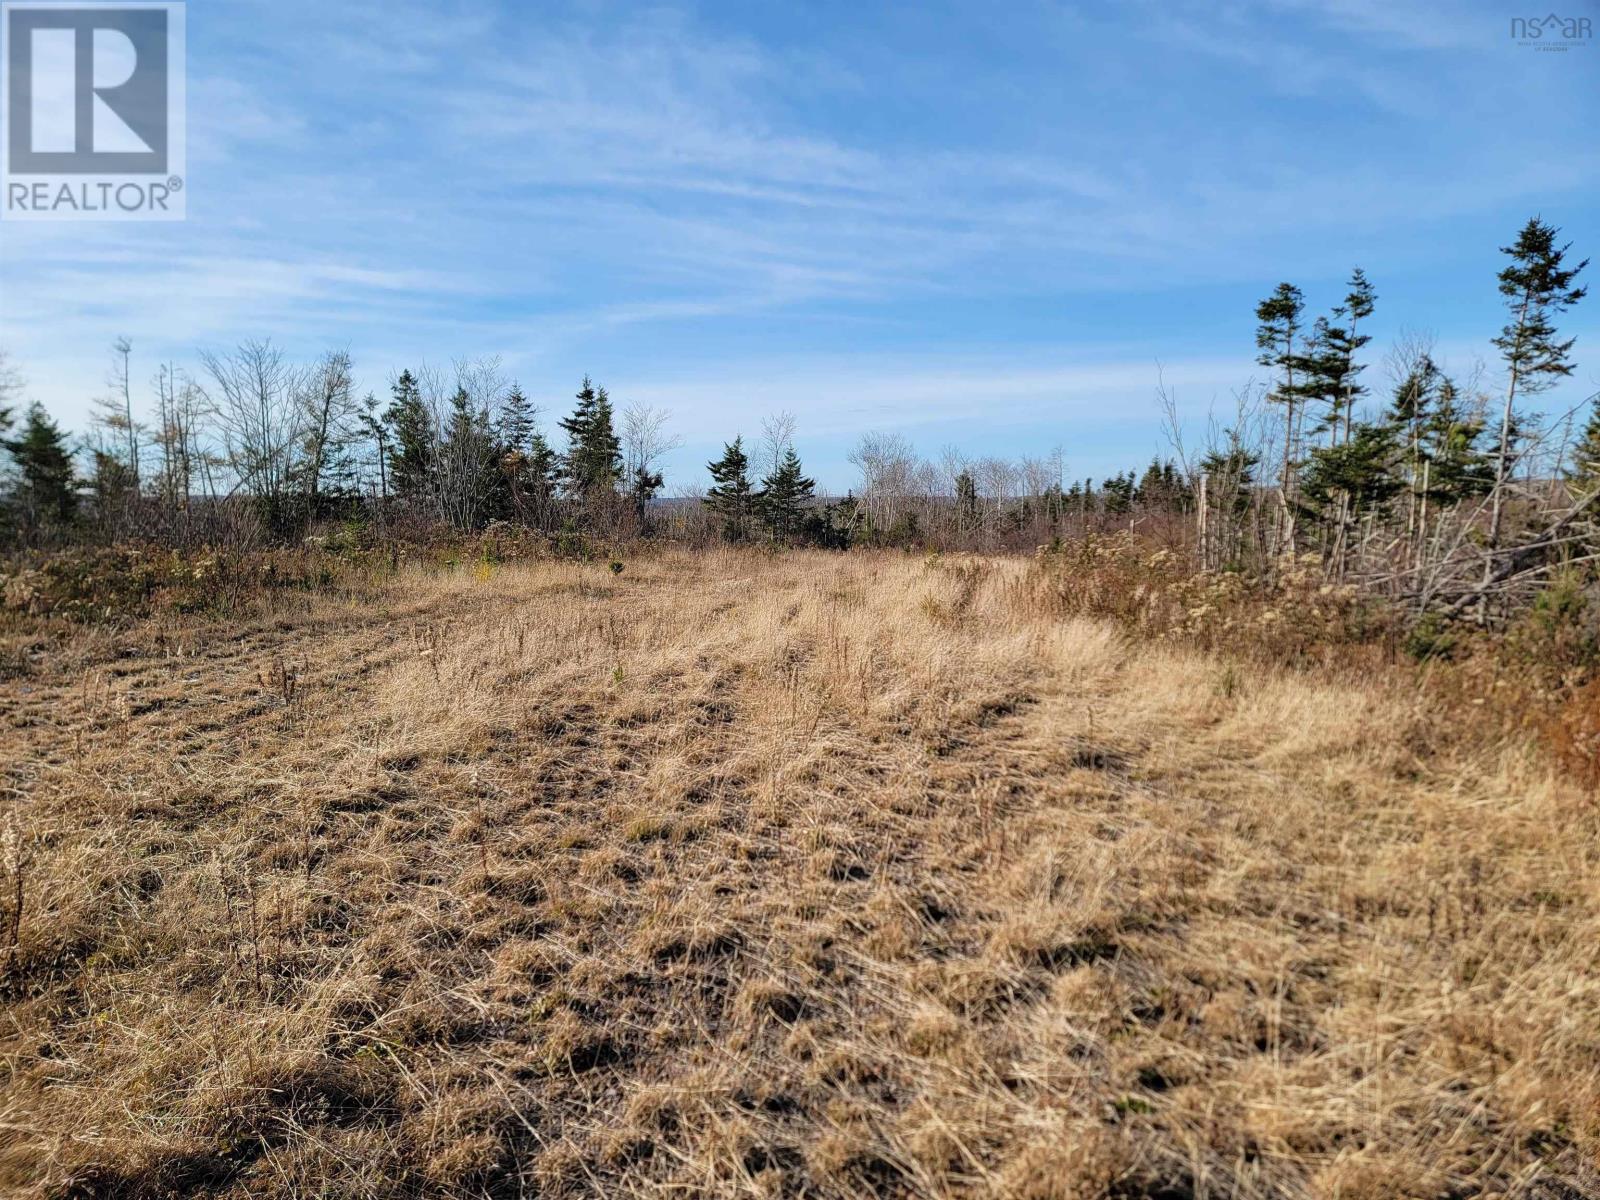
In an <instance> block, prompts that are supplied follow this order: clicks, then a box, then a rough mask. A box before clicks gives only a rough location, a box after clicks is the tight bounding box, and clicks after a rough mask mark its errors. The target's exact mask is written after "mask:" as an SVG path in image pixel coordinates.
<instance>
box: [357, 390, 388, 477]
mask: <svg viewBox="0 0 1600 1200" xmlns="http://www.w3.org/2000/svg"><path fill="white" fill-rule="evenodd" d="M356 420H357V424H358V426H359V427H360V430H361V432H362V433H363V434H365V435H366V436H367V437H369V438H371V439H372V445H373V459H372V461H373V463H374V464H376V466H377V468H378V498H379V499H380V500H387V499H388V498H389V454H388V448H387V446H386V445H385V442H386V441H387V439H388V430H386V429H385V428H384V424H383V415H382V414H381V413H379V411H378V398H377V397H376V396H374V395H373V394H372V393H371V392H368V393H367V398H366V399H365V400H363V401H362V402H361V413H360V415H359V416H358V417H357V419H356Z"/></svg>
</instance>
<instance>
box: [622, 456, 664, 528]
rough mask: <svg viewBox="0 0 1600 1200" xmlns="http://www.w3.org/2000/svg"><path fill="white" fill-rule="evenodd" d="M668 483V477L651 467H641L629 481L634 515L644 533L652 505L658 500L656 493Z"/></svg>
mask: <svg viewBox="0 0 1600 1200" xmlns="http://www.w3.org/2000/svg"><path fill="white" fill-rule="evenodd" d="M664 483H666V477H665V476H664V475H662V474H661V472H660V471H652V470H651V469H650V468H649V467H646V466H643V465H640V466H637V467H635V468H634V469H633V478H632V479H630V480H628V499H629V500H631V501H632V502H633V515H634V518H635V519H636V520H637V521H638V523H639V525H638V527H639V529H640V531H641V532H642V531H644V528H645V520H646V518H647V517H648V515H649V512H650V504H651V502H652V501H654V500H655V498H656V493H657V492H659V491H660V490H661V486H662V485H663V484H664Z"/></svg>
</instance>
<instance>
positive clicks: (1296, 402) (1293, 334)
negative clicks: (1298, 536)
mask: <svg viewBox="0 0 1600 1200" xmlns="http://www.w3.org/2000/svg"><path fill="white" fill-rule="evenodd" d="M1304 311H1305V297H1304V296H1303V295H1302V294H1301V291H1300V289H1299V288H1297V287H1295V286H1294V284H1292V283H1280V284H1279V285H1278V286H1277V287H1276V288H1275V289H1274V290H1273V293H1272V295H1270V296H1268V297H1267V298H1266V299H1265V300H1263V301H1262V302H1261V303H1260V304H1258V305H1256V321H1257V325H1256V349H1257V350H1258V351H1259V354H1258V355H1257V357H1256V361H1257V362H1259V363H1260V364H1261V365H1262V366H1264V367H1274V368H1276V369H1277V370H1278V371H1280V372H1282V377H1281V378H1280V379H1279V380H1278V382H1277V384H1276V385H1275V386H1274V387H1273V389H1272V391H1271V392H1270V393H1269V394H1268V399H1270V400H1272V401H1274V402H1275V403H1278V404H1281V405H1283V407H1284V433H1283V468H1282V472H1281V474H1280V477H1279V481H1278V484H1279V487H1280V488H1281V489H1282V491H1281V495H1282V500H1283V505H1282V508H1281V510H1280V511H1281V512H1282V513H1283V514H1284V520H1285V526H1286V527H1285V528H1284V529H1283V530H1282V531H1281V532H1282V535H1283V538H1284V540H1285V542H1286V543H1292V542H1293V540H1294V522H1293V519H1292V517H1290V516H1289V513H1290V511H1291V508H1292V505H1293V496H1294V463H1295V461H1296V458H1297V456H1298V451H1299V443H1300V419H1301V418H1300V400H1301V396H1302V389H1303V387H1304V379H1303V376H1302V375H1297V371H1296V368H1297V367H1299V366H1301V364H1302V362H1303V358H1304V356H1303V354H1302V353H1301V350H1300V349H1299V342H1298V340H1297V339H1298V338H1299V336H1300V328H1301V325H1300V319H1301V315H1302V313H1303V312H1304Z"/></svg>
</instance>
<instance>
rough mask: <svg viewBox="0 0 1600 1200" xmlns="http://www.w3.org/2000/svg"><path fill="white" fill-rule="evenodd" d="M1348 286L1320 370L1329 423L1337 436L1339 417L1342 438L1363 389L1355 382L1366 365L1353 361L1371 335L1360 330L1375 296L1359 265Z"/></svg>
mask: <svg viewBox="0 0 1600 1200" xmlns="http://www.w3.org/2000/svg"><path fill="white" fill-rule="evenodd" d="M1349 287H1350V291H1349V292H1348V293H1346V295H1345V298H1344V303H1343V304H1341V305H1339V306H1338V307H1337V308H1335V309H1334V310H1333V320H1332V321H1331V322H1329V324H1328V329H1327V333H1326V336H1325V337H1324V338H1323V350H1324V357H1325V361H1324V363H1323V364H1322V372H1321V374H1322V378H1323V380H1324V381H1325V384H1326V386H1327V388H1328V397H1327V399H1328V405H1329V425H1330V426H1331V428H1332V430H1333V433H1334V434H1335V435H1336V436H1337V435H1338V433H1339V422H1340V421H1341V419H1342V420H1343V422H1344V434H1343V439H1344V440H1345V441H1348V440H1349V439H1350V433H1351V423H1352V422H1353V421H1354V419H1355V406H1356V402H1357V401H1358V400H1359V399H1360V398H1361V396H1362V395H1363V394H1364V393H1365V392H1366V389H1365V388H1364V387H1362V386H1361V384H1360V383H1359V382H1358V381H1357V377H1358V376H1359V375H1360V374H1361V372H1362V371H1364V370H1366V366H1365V364H1362V363H1358V362H1356V355H1357V354H1358V353H1359V352H1360V351H1361V348H1362V347H1363V346H1365V345H1366V344H1367V343H1368V342H1370V341H1371V340H1372V335H1371V334H1366V333H1361V332H1360V328H1361V323H1362V322H1363V321H1365V320H1366V319H1367V318H1368V317H1370V316H1371V315H1372V313H1373V310H1374V308H1375V307H1376V302H1377V299H1378V296H1377V293H1376V292H1374V291H1373V290H1372V284H1371V282H1369V281H1368V279H1367V277H1366V274H1365V273H1364V272H1363V271H1362V270H1361V268H1360V267H1357V268H1356V269H1355V270H1354V271H1353V272H1351V274H1350V283H1349Z"/></svg>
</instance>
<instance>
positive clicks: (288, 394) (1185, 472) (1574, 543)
mask: <svg viewBox="0 0 1600 1200" xmlns="http://www.w3.org/2000/svg"><path fill="white" fill-rule="evenodd" d="M1501 250H1502V253H1503V254H1504V256H1505V262H1504V265H1503V267H1502V269H1501V270H1500V271H1499V274H1498V276H1497V278H1496V280H1495V283H1496V286H1497V287H1498V290H1499V293H1500V295H1501V297H1502V299H1503V301H1504V303H1505V305H1506V309H1507V319H1506V322H1505V324H1504V326H1503V327H1502V328H1501V330H1500V331H1499V333H1498V334H1497V335H1496V336H1494V337H1493V339H1492V344H1493V345H1494V347H1495V348H1496V350H1497V352H1498V354H1499V357H1500V361H1501V366H1502V370H1501V371H1500V372H1498V373H1497V376H1498V379H1499V380H1501V381H1503V383H1502V384H1501V390H1500V391H1499V392H1498V394H1491V393H1490V391H1489V389H1488V387H1487V386H1486V379H1487V378H1489V377H1488V375H1487V374H1486V373H1485V372H1483V371H1482V370H1481V369H1480V370H1478V371H1475V372H1473V373H1471V374H1470V375H1468V376H1467V377H1460V376H1455V375H1451V374H1449V373H1447V372H1446V370H1444V369H1443V368H1442V367H1441V365H1440V364H1439V362H1438V361H1436V357H1435V354H1434V352H1433V350H1432V347H1431V345H1430V344H1429V342H1428V339H1427V338H1425V337H1422V336H1419V335H1415V334H1410V335H1406V336H1403V337H1402V338H1401V339H1400V340H1399V341H1398V342H1397V344H1396V345H1395V346H1393V347H1392V348H1391V349H1390V351H1389V353H1388V356H1387V360H1386V366H1387V368H1388V383H1387V385H1386V386H1385V387H1384V388H1382V389H1379V388H1377V387H1374V386H1373V385H1372V384H1371V383H1370V381H1369V374H1368V372H1369V367H1371V365H1372V363H1371V362H1370V361H1369V354H1368V347H1369V345H1370V343H1371V340H1372V338H1371V332H1370V330H1371V322H1372V318H1373V315H1374V313H1375V312H1376V311H1377V307H1378V304H1379V295H1378V291H1377V288H1376V286H1375V284H1374V283H1373V282H1372V280H1370V279H1369V278H1368V277H1367V275H1366V274H1365V272H1363V271H1362V270H1360V269H1357V270H1355V271H1354V272H1352V274H1351V276H1350V278H1349V281H1348V283H1347V285H1346V287H1345V288H1344V289H1343V291H1344V294H1343V295H1342V296H1341V297H1340V298H1339V299H1338V300H1337V302H1336V303H1334V304H1333V305H1332V306H1331V308H1330V309H1329V310H1328V311H1326V312H1325V313H1323V314H1320V315H1315V316H1312V315H1310V313H1309V310H1308V305H1307V301H1306V298H1305V295H1304V293H1303V292H1302V291H1301V289H1300V288H1299V287H1297V286H1295V285H1293V284H1291V283H1287V282H1285V283H1281V284H1279V285H1278V286H1277V287H1276V288H1274V289H1273V290H1272V292H1271V293H1270V294H1269V295H1268V296H1266V297H1265V298H1264V299H1263V300H1262V301H1261V302H1260V303H1259V305H1257V307H1256V309H1255V318H1256V323H1257V330H1256V352H1257V361H1258V363H1259V364H1260V365H1261V366H1262V367H1263V368H1264V370H1265V372H1266V376H1265V378H1264V379H1263V380H1261V381H1260V382H1258V383H1252V384H1247V385H1246V386H1245V387H1243V388H1241V389H1240V391H1239V392H1238V393H1237V395H1236V397H1235V402H1234V405H1233V410H1232V412H1231V413H1229V414H1227V416H1226V418H1225V419H1224V418H1215V417H1213V419H1212V420H1210V422H1209V423H1208V425H1207V427H1206V429H1205V431H1204V435H1203V439H1202V443H1201V445H1200V446H1199V447H1198V448H1197V449H1196V450H1195V451H1194V452H1192V453H1191V451H1190V449H1189V447H1188V445H1187V444H1186V437H1185V432H1186V431H1185V429H1184V424H1183V422H1182V421H1181V420H1180V419H1179V416H1178V407H1177V404H1176V400H1175V398H1174V397H1173V396H1171V395H1170V393H1168V392H1167V390H1166V389H1165V388H1164V387H1161V388H1160V389H1159V397H1160V400H1161V404H1162V413H1163V418H1164V426H1165V434H1166V440H1167V443H1168V446H1169V451H1168V453H1167V454H1166V455H1165V456H1157V457H1156V459H1155V460H1154V461H1153V462H1151V463H1150V465H1149V466H1148V467H1146V468H1144V469H1143V470H1142V471H1137V472H1136V471H1125V472H1122V473H1120V474H1116V475H1113V476H1111V477H1110V478H1105V479H1101V480H1099V481H1095V480H1092V479H1071V480H1069V479H1067V478H1066V470H1065V462H1064V459H1063V456H1062V454H1061V452H1060V451H1059V450H1057V451H1055V452H1053V453H1051V454H1049V455H1047V456H1043V457H1039V458H1024V459H1022V460H1020V461H1011V460H1005V459H998V458H993V457H988V458H979V459H971V458H968V457H967V456H965V455H964V454H962V453H961V451H960V450H959V449H957V448H948V449H946V450H945V451H943V452H942V454H941V455H940V456H939V457H938V458H937V459H934V460H928V459H924V458H922V457H921V456H919V455H918V454H917V453H916V452H915V451H914V449H913V448H912V446H911V445H910V443H909V442H908V441H907V440H906V439H905V438H903V437H901V436H900V435H898V434H894V433H870V434H867V435H865V436H863V437H862V438H861V440H860V442H859V443H858V444H857V446H856V447H855V449H854V451H853V452H852V454H851V455H850V461H851V463H852V464H853V466H854V467H855V469H856V471H857V472H858V479H857V481H856V483H855V485H854V486H853V487H852V488H851V490H850V491H849V493H848V494H846V495H845V496H842V497H837V496H836V497H827V496H823V495H820V494H819V493H818V491H817V487H816V483H815V481H814V480H813V479H812V478H810V477H809V476H808V475H807V474H806V472H805V468H804V466H803V463H802V461H801V458H800V455H799V451H798V449H797V445H796V438H795V433H796V428H795V421H794V419H793V417H791V416H789V415H787V414H778V415H777V416H774V417H771V418H769V419H768V420H767V421H766V422H765V423H764V424H763V427H762V430H761V433H760V436H759V438H758V439H756V440H754V441H753V442H747V441H746V439H745V438H744V436H743V435H739V436H735V437H734V438H733V440H732V441H730V442H728V443H726V444H725V446H724V448H723V451H722V453H721V455H720V456H719V457H718V458H716V459H715V460H713V461H712V462H710V463H708V464H707V470H708V472H709V475H710V479H711V483H710V487H709V488H708V489H705V490H704V491H700V490H698V489H695V490H693V491H690V492H680V493H679V494H678V495H676V496H668V495H667V494H666V492H665V483H666V480H665V476H664V470H663V467H662V462H663V459H664V457H665V455H666V454H667V453H668V452H669V451H671V450H673V449H675V448H676V447H677V446H678V445H679V443H678V441H677V439H676V438H674V437H673V436H672V435H671V433H670V431H669V424H670V421H669V414H667V413H666V412H664V411H662V410H660V409H656V408H652V407H650V406H646V405H637V404H635V405H627V406H625V407H623V408H621V410H620V411H619V410H618V409H617V407H616V406H615V405H614V404H613V402H612V399H611V397H610V396H609V395H608V393H607V391H606V389H605V388H604V387H601V386H599V385H597V384H595V383H593V382H592V381H591V380H589V379H587V378H586V379H584V380H583V382H582V383H581V385H580V386H579V388H578V390H577V392H576V395H575V397H574V400H573V402H572V405H571V409H570V412H568V413H567V415H565V416H563V417H561V418H560V419H559V420H558V421H556V422H555V427H554V429H552V430H550V431H548V432H547V431H546V429H545V428H544V427H543V426H542V425H541V421H540V417H541V415H542V414H541V412H540V410H539V408H538V406H537V405H536V404H535V403H534V402H533V401H531V400H530V399H529V398H528V396H527V395H526V394H524V392H523V391H522V389H521V388H520V387H519V386H518V385H517V384H516V383H515V382H514V381H509V380H507V379H506V378H505V377H504V374H503V372H502V371H501V368H500V365H499V363H498V361H497V360H492V359H490V360H474V361H461V362H457V363H455V364H453V366H452V368H450V369H449V370H438V369H435V368H430V367H418V368H416V369H407V370H404V371H402V372H400V374H399V375H398V376H397V377H395V378H394V379H393V381H392V383H391V385H390V387H389V389H388V394H387V395H386V396H385V397H383V398H381V399H380V398H379V397H378V396H377V395H375V394H367V395H365V396H363V397H358V396H357V395H356V388H355V384H354V370H353V364H352V362H351V358H350V355H349V354H348V353H347V352H344V351H331V352H329V353H327V354H325V355H323V356H322V357H321V358H319V359H318V360H316V361H315V362H313V363H310V364H299V363H295V362H292V361H291V360H290V359H289V358H288V356H287V355H286V354H285V353H284V352H283V351H282V350H281V349H279V348H277V347H275V346H274V345H272V344H271V343H270V342H268V341H247V342H244V343H242V344H241V345H239V346H238V347H236V348H234V349H233V350H231V351H227V352H207V353H203V354H201V355H200V356H199V369H198V370H197V371H194V372H190V371H185V370H183V369H181V368H179V367H177V366H175V365H172V364H162V365H161V366H160V367H159V368H158V369H157V371H156V373H155V375H154V377H153V378H152V380H151V383H150V386H149V389H148V395H149V399H148V402H147V403H146V404H145V405H144V406H143V407H144V411H143V412H138V411H136V406H135V402H134V392H135V388H134V386H133V383H132V379H131V375H132V366H131V363H132V360H133V347H132V346H131V344H130V343H129V342H128V341H127V340H126V339H124V340H120V341H119V342H118V343H116V345H115V346H114V348H113V349H114V357H113V366H112V371H111V376H110V386H109V388H108V392H107V395H106V397H104V398H103V399H102V400H101V401H99V402H98V404H97V410H96V416H95V420H94V424H93V426H92V428H91V430H90V431H89V434H88V436H87V437H86V438H85V439H84V440H83V441H82V442H81V443H80V444H79V445H76V446H74V445H73V443H72V441H71V439H70V438H69V437H68V435H67V434H66V433H65V432H64V431H63V430H61V429H60V427H59V426H58V425H57V424H56V423H55V422H54V421H53V420H52V419H51V417H50V416H49V414H48V413H47V412H46V411H45V410H44V409H43V408H42V407H41V406H40V405H38V404H32V405H28V406H25V407H24V406H23V405H21V403H20V401H21V396H22V390H23V389H22V381H21V379H20V377H19V376H18V374H17V372H16V371H15V370H14V369H13V368H12V367H11V366H10V365H9V364H8V363H7V360H6V359H5V358H4V355H3V352H0V445H3V446H4V449H5V451H6V457H7V459H8V460H9V461H8V462H7V464H6V468H5V475H4V480H3V486H4V503H5V506H6V509H7V511H8V513H9V514H10V516H11V518H12V519H11V520H10V521H9V522H8V525H9V530H8V536H9V540H10V541H11V542H12V543H13V544H25V545H28V544H31V545H45V546H47V545H51V544H56V543H59V542H62V541H66V540H71V539H74V538H103V539H112V540H114V539H118V538H129V537H139V538H150V539H156V540H164V541H170V542H172V543H173V544H175V545H191V544H200V543H207V544H209V543H216V542H219V541H224V542H225V541H229V540H238V539H262V538H272V539H293V538H297V537H300V536H304V535H305V534H306V533H307V532H309V531H310V530H312V529H313V528H315V527H316V526H317V525H318V524H319V523H322V522H327V521H329V520H340V519H343V520H360V521H365V522H369V523H373V524H375V525H378V526H380V527H381V528H382V529H383V530H384V531H386V532H388V533H389V534H391V535H392V536H403V534H404V532H405V529H406V528H407V527H408V526H409V527H427V526H443V527H448V528H451V529H455V530H459V531H471V530H477V529H481V528H483V527H485V526H487V525H489V524H491V523H493V522H497V521H503V522H509V523H513V524H516V525H519V526H523V527H526V528H528V529H532V530H537V531H539V532H542V533H545V534H549V535H551V536H559V535H561V534H563V533H573V532H578V533H596V534H601V535H604V536H606V537H613V538H626V537H649V536H664V537H674V538H681V539H686V540H691V541H701V542H704V541H708V540H722V541H727V542H754V541H766V542H772V543H782V544H809V545H819V546H829V547H843V546H848V545H852V544H862V543H866V544H880V545H882V544H888V545H905V546H935V547H958V548H970V549H978V550H1006V549H1023V548H1031V547H1032V546H1034V545H1038V544H1041V543H1044V542H1048V541H1051V540H1054V539H1058V538H1065V537H1072V536H1086V535H1089V534H1093V533H1097V532H1104V531H1107V530H1110V529H1121V528H1132V529H1134V530H1136V531H1139V530H1142V531H1143V532H1145V533H1146V534H1148V535H1150V536H1153V537H1157V538H1161V539H1165V540H1166V541H1168V542H1169V543H1171V544H1173V545H1174V546H1176V547H1178V548H1181V549H1183V550H1185V551H1186V552H1190V553H1192V554H1193V555H1194V556H1195V558H1196V560H1197V563H1198V565H1199V566H1201V567H1202V568H1205V569H1212V570H1221V569H1231V570H1261V571H1271V570H1273V569H1274V568H1275V564H1278V563H1281V562H1282V561H1284V559H1285V557H1286V556H1303V555H1304V554H1307V553H1313V554H1316V555H1317V556H1318V557H1319V559H1320V561H1321V562H1322V563H1323V564H1324V566H1325V568H1326V569H1327V571H1328V572H1329V574H1330V575H1331V576H1333V577H1336V578H1340V579H1348V580H1355V581H1358V582H1362V583H1365V584H1367V585H1368V586H1371V587H1374V588H1378V589H1380V590H1385V591H1387V592H1389V593H1391V594H1393V595H1397V596H1403V597H1404V598H1406V599H1408V600H1416V601H1417V602H1418V603H1419V604H1420V605H1422V606H1427V605H1429V604H1439V603H1443V604H1446V605H1457V606H1459V605H1460V604H1461V603H1462V602H1463V598H1465V599H1466V600H1467V601H1472V602H1476V603H1477V604H1478V605H1479V606H1480V608H1482V607H1486V606H1487V605H1488V603H1489V597H1491V596H1495V595H1505V594H1509V593H1510V592H1512V591H1515V590H1516V589H1517V588H1519V587H1524V586H1525V585H1526V584H1527V583H1529V582H1530V581H1536V580H1537V579H1539V578H1541V577H1543V576H1545V575H1548V574H1549V573H1550V572H1551V571H1552V570H1555V569H1557V567H1559V566H1561V565H1563V564H1565V565H1568V566H1570V565H1572V564H1573V563H1575V562H1576V563H1579V564H1582V563H1587V562H1589V561H1590V558H1589V555H1590V553H1591V551H1590V547H1591V546H1592V544H1593V543H1592V540H1591V538H1592V528H1591V527H1592V525H1593V523H1594V522H1593V518H1592V507H1593V505H1594V502H1595V498H1596V492H1597V491H1600V407H1595V406H1591V408H1590V410H1589V411H1588V412H1587V413H1577V412H1575V413H1568V414H1556V415H1555V416H1554V418H1553V419H1550V418H1544V419H1541V416H1540V414H1535V413H1532V412H1529V411H1527V404H1528V401H1529V400H1530V399H1531V398H1532V397H1535V396H1537V395H1538V394H1540V393H1541V392H1543V391H1545V390H1547V389H1548V388H1549V387H1551V386H1552V385H1553V384H1555V383H1557V382H1559V381H1560V380H1562V379H1563V378H1565V377H1567V376H1570V375H1571V374H1572V373H1573V370H1574V363H1573V359H1572V352H1573V347H1574V339H1573V338H1571V337H1565V338H1564V337H1562V336H1561V335H1560V333H1559V332H1558V327H1557V326H1558V320H1559V318H1560V317H1561V316H1562V314H1564V313H1566V312H1568V311H1569V310H1571V309H1572V308H1573V307H1574V306H1575V305H1577V304H1578V303H1579V302H1580V301H1581V300H1582V299H1583V298H1584V296H1585V294H1586V289H1585V288H1584V287H1583V286H1581V285H1580V283H1579V282H1578V278H1579V276H1580V275H1581V273H1582V272H1583V271H1584V270H1585V268H1586V267H1587V265H1588V264H1587V260H1583V261H1579V262H1572V261H1571V260H1570V258H1571V247H1570V246H1569V245H1567V244H1564V243H1562V242H1561V240H1560V236H1559V230H1557V229H1556V228H1555V227H1554V226H1552V225H1550V224H1548V223H1546V222H1544V221H1543V220H1541V219H1539V218H1534V219H1532V220H1530V221H1528V222H1527V223H1526V224H1525V225H1524V226H1523V227H1522V228H1521V229H1520V230H1519V231H1518V233H1517V236H1516V237H1515V239H1514V240H1513V241H1512V242H1511V243H1510V244H1509V245H1507V246H1504V247H1502V248H1501Z"/></svg>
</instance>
